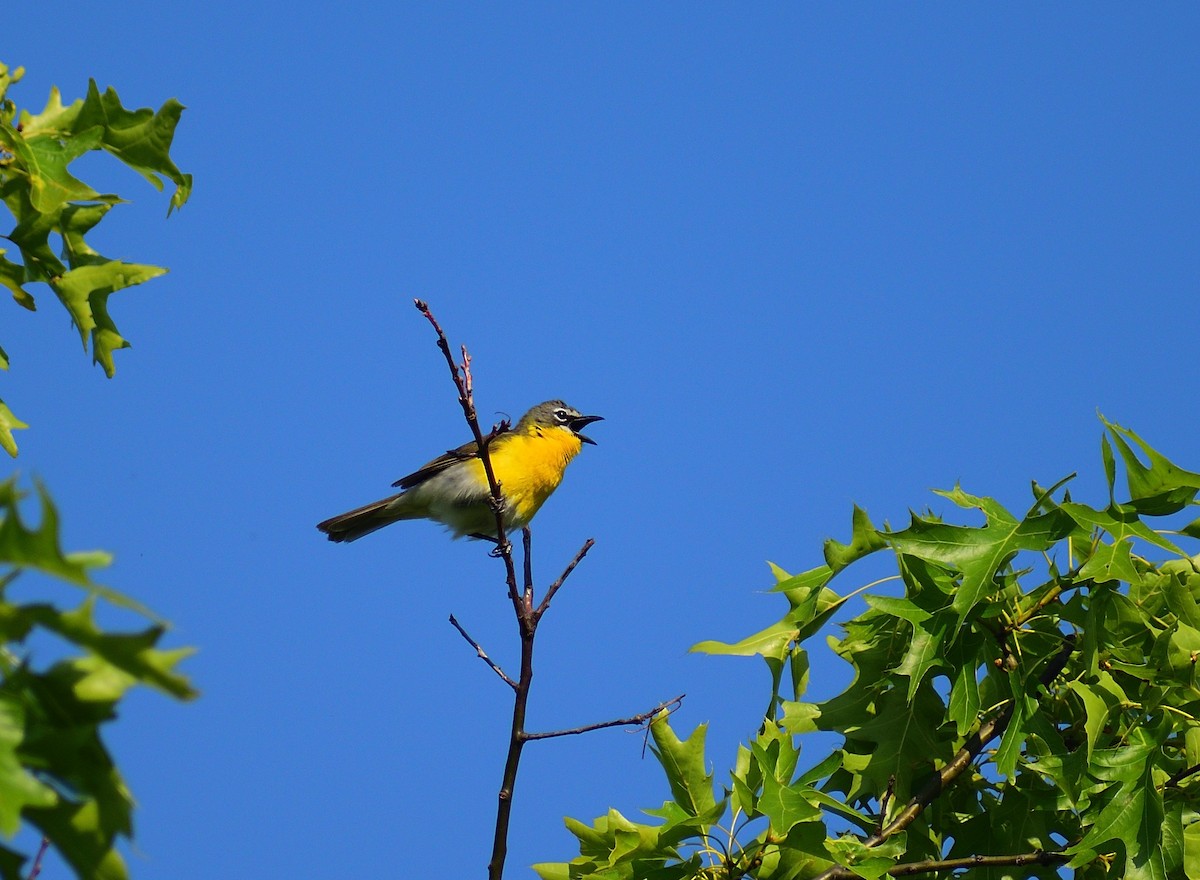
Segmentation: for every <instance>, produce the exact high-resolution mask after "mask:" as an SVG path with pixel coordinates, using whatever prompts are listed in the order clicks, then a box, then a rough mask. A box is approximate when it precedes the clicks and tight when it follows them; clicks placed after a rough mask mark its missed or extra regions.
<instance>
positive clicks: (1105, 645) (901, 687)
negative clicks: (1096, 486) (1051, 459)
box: [535, 419, 1200, 880]
mask: <svg viewBox="0 0 1200 880" xmlns="http://www.w3.org/2000/svg"><path fill="white" fill-rule="evenodd" d="M1102 422H1103V425H1104V428H1105V433H1104V434H1103V435H1102V438H1101V460H1102V465H1103V472H1104V476H1105V478H1106V482H1107V484H1108V486H1107V488H1108V498H1107V501H1106V503H1102V504H1101V505H1099V506H1091V505H1088V504H1085V503H1083V502H1081V501H1078V500H1076V499H1074V498H1072V497H1071V495H1070V493H1069V492H1068V491H1066V489H1065V486H1066V484H1067V483H1068V482H1069V481H1070V480H1071V478H1072V477H1067V478H1066V479H1064V480H1061V481H1059V482H1058V483H1056V484H1054V485H1053V486H1050V487H1049V488H1043V487H1041V486H1039V485H1037V484H1036V483H1035V484H1033V486H1032V490H1033V503H1032V505H1031V506H1030V507H1029V509H1028V510H1027V511H1026V512H1025V513H1024V514H1014V513H1012V512H1010V511H1009V510H1007V509H1006V508H1005V507H1004V506H1002V505H1001V504H1000V503H999V502H998V501H996V500H995V499H994V498H991V497H987V496H979V495H973V494H970V493H968V492H966V491H964V490H963V489H962V488H961V487H959V486H955V487H954V488H953V489H950V490H947V491H944V492H939V493H938V494H939V495H940V496H941V497H942V498H943V499H945V500H946V501H948V502H950V503H951V504H953V505H955V506H956V507H958V508H962V509H965V510H969V511H972V512H973V513H974V514H975V515H979V514H982V516H983V520H984V522H983V524H982V525H966V524H959V523H956V522H952V521H949V520H947V519H943V518H942V517H941V516H938V515H935V514H933V513H931V512H927V513H924V514H913V515H912V517H911V520H910V522H909V523H908V525H907V526H906V527H905V528H902V529H899V530H893V529H891V528H884V529H878V528H876V527H875V526H874V525H873V524H872V523H871V521H870V519H869V517H868V516H867V514H866V512H865V511H862V510H860V509H858V508H855V509H854V511H853V516H852V523H851V535H850V538H849V540H848V541H846V542H845V543H843V542H840V541H835V540H829V541H827V542H826V543H825V546H824V548H823V549H824V552H823V556H824V563H823V564H822V565H819V566H817V567H815V568H813V569H810V570H809V571H806V572H803V573H801V574H797V575H792V574H789V573H787V572H785V571H783V570H782V569H779V568H777V567H776V568H775V569H774V573H775V580H776V584H775V587H774V591H775V592H776V593H778V594H780V596H781V597H782V598H783V599H784V600H785V601H786V604H787V608H786V611H785V613H784V614H783V616H782V618H781V619H779V620H777V621H776V622H774V623H772V624H770V625H769V626H767V627H766V628H764V629H762V630H760V631H759V632H756V633H753V634H751V635H749V636H747V637H745V638H743V639H741V640H740V641H736V642H730V643H726V642H719V641H707V642H702V643H701V644H699V645H696V646H695V647H694V648H693V650H695V651H701V652H704V653H708V654H717V655H726V656H758V657H761V658H762V659H763V660H764V661H765V663H766V665H767V669H768V671H769V673H770V690H769V700H768V708H767V711H766V712H765V713H764V715H763V717H762V720H761V725H760V726H759V729H758V734H757V735H756V736H755V737H754V738H753V739H751V740H750V741H749V742H747V743H746V744H744V745H742V746H741V747H739V749H738V751H737V755H736V758H735V760H734V761H733V764H732V767H731V769H730V771H729V774H728V781H727V782H725V783H724V784H722V785H720V786H717V785H716V783H715V780H714V778H713V776H712V774H711V773H710V772H709V770H708V768H709V767H710V763H709V761H708V759H707V758H706V756H705V754H704V734H705V729H704V727H703V726H701V727H699V728H697V729H696V730H695V731H694V732H693V733H692V734H691V735H690V736H688V737H687V738H686V739H683V740H681V739H680V738H679V737H677V736H676V735H675V733H674V732H673V731H672V730H671V729H670V726H669V724H668V723H667V721H666V720H665V719H660V720H656V721H655V723H654V724H653V725H652V728H651V734H652V736H653V737H654V742H655V754H656V755H657V756H658V757H659V760H660V763H661V764H662V767H663V771H664V773H665V775H666V777H667V782H668V784H669V786H670V789H671V794H672V799H671V800H668V801H667V802H666V803H664V804H663V806H662V807H660V808H658V809H654V810H647V811H646V813H647V814H648V815H649V816H651V817H652V819H653V820H656V821H651V822H637V821H633V820H631V819H628V818H626V817H625V816H623V815H621V814H620V813H618V812H616V811H615V810H610V811H608V813H607V814H606V815H603V816H601V817H600V818H598V819H596V820H595V821H594V822H592V823H591V824H590V825H585V824H583V823H581V822H578V821H576V820H574V819H568V820H567V827H568V828H569V829H570V830H571V831H572V833H574V834H575V835H576V837H578V838H579V843H580V846H579V849H580V852H579V856H578V857H576V858H575V859H572V860H571V861H570V862H550V863H545V864H541V865H537V866H535V867H536V870H537V871H538V873H539V874H540V875H541V876H542V877H543V878H544V880H580V878H590V877H594V878H604V880H645V878H655V880H666V878H671V880H685V878H718V877H720V878H731V877H739V878H740V877H746V878H755V880H797V878H819V880H834V878H846V880H848V878H851V877H861V878H865V880H879V878H882V877H885V876H908V875H914V874H925V873H942V874H945V873H947V872H950V871H960V870H967V869H980V870H983V869H996V868H1004V867H1009V866H1023V867H1024V869H1025V870H1024V872H1023V873H1024V876H1029V877H1039V878H1046V880H1051V878H1056V877H1057V876H1058V872H1059V870H1061V868H1062V867H1064V866H1065V867H1068V868H1070V869H1072V870H1074V872H1075V876H1076V877H1077V878H1082V880H1110V878H1112V880H1115V878H1118V877H1140V878H1149V880H1166V878H1169V877H1177V876H1185V875H1186V876H1193V875H1196V874H1197V872H1198V871H1200V810H1198V809H1197V808H1196V806H1195V790H1196V779H1198V778H1200V769H1198V768H1200V602H1198V599H1200V554H1197V553H1196V552H1195V550H1194V548H1193V549H1190V550H1189V549H1185V548H1184V547H1182V546H1180V544H1179V543H1177V541H1185V540H1196V539H1198V538H1200V519H1196V518H1195V514H1196V507H1197V506H1198V504H1197V495H1198V494H1200V474H1198V473H1195V472H1191V471H1188V470H1185V469H1183V468H1181V467H1179V466H1177V465H1175V464H1174V463H1173V462H1171V461H1170V460H1168V459H1167V458H1166V457H1165V456H1163V455H1162V454H1161V453H1159V452H1158V451H1157V450H1155V449H1153V448H1152V447H1151V446H1150V445H1149V444H1147V443H1146V442H1145V441H1144V440H1142V438H1140V437H1139V436H1138V435H1137V434H1135V433H1134V432H1133V431H1131V430H1129V429H1127V428H1124V427H1122V426H1120V425H1117V424H1114V423H1112V422H1109V421H1107V420H1104V419H1102ZM1118 463H1120V464H1123V465H1124V471H1125V481H1124V482H1125V489H1126V493H1125V497H1124V498H1119V496H1120V495H1121V494H1122V493H1121V492H1120V491H1119V490H1118V487H1117V473H1118ZM1072 476H1073V475H1072ZM1179 518H1183V520H1182V521H1179ZM1189 520H1190V521H1189ZM879 553H889V554H890V555H891V557H892V559H893V561H894V565H895V570H896V574H895V575H893V576H892V577H885V578H881V579H878V580H873V581H872V583H871V584H869V585H867V587H863V588H858V589H852V590H849V591H846V592H845V593H844V594H842V595H839V593H838V592H836V591H835V590H834V589H833V587H832V586H831V582H832V581H833V580H834V578H835V577H838V576H842V577H843V578H844V577H845V575H844V574H843V572H846V571H847V570H852V569H853V567H854V566H855V565H856V564H857V563H858V562H859V561H860V560H863V559H864V558H866V557H868V556H871V555H873V554H879ZM894 580H899V581H900V582H901V583H902V584H903V592H902V594H900V595H895V594H884V593H879V592H876V591H877V590H878V588H879V587H881V586H882V585H883V584H885V583H888V582H890V581H894ZM864 590H866V591H869V592H867V593H866V595H865V596H864V597H863V598H864V599H865V603H866V607H865V610H862V611H861V612H859V613H857V614H851V611H850V607H849V605H848V602H847V600H848V599H849V598H850V597H851V596H854V595H856V594H858V593H861V592H863V591H864ZM834 615H842V618H841V619H839V620H838V621H837V624H836V625H837V627H838V629H839V636H838V637H837V638H835V639H831V640H830V644H831V647H832V649H833V652H834V653H835V654H836V656H837V657H840V658H841V659H842V660H844V661H845V662H846V663H848V664H849V665H850V667H852V669H853V680H852V681H851V683H850V684H849V685H848V686H847V687H846V688H845V689H844V690H843V691H842V692H840V693H838V694H836V695H834V696H832V697H830V698H828V699H825V700H824V701H822V702H810V701H807V700H805V692H806V690H807V688H808V683H809V678H810V658H809V654H808V648H807V645H808V643H809V642H810V640H812V639H814V638H815V637H817V636H818V635H819V634H822V633H824V632H825V631H826V628H827V625H828V624H830V623H832V622H834V621H833V618H834ZM825 665H826V664H825V663H823V664H822V667H824V666H825ZM831 740H832V741H833V742H834V745H833V746H832V747H830V746H829V743H830V742H831ZM802 746H804V747H805V748H806V749H807V750H815V751H813V752H811V753H810V752H809V751H806V754H807V755H808V757H807V760H806V762H804V763H802V762H801V761H800V757H801V747H802ZM1064 841H1065V842H1066V843H1065V844H1064ZM989 876H990V875H989ZM998 876H999V875H998Z"/></svg>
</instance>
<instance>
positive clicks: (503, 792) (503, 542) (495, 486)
mask: <svg viewBox="0 0 1200 880" xmlns="http://www.w3.org/2000/svg"><path fill="white" fill-rule="evenodd" d="M414 305H416V307H417V310H418V311H419V312H420V313H421V314H422V315H424V316H425V319H426V320H427V321H429V323H430V325H431V326H432V327H433V330H434V333H435V334H436V336H437V346H438V349H439V350H440V351H441V352H442V356H443V357H444V358H445V361H446V365H447V367H448V368H449V370H450V377H451V379H452V380H453V382H454V387H455V389H456V390H457V391H458V402H459V405H460V406H461V407H462V411H463V416H464V418H465V419H466V421H467V426H468V427H469V428H470V430H471V435H472V436H473V437H474V438H475V444H476V448H478V449H479V458H480V461H481V463H482V465H483V471H484V474H485V475H486V476H487V481H488V487H489V489H490V499H489V504H490V506H491V509H492V512H493V513H494V515H495V518H496V537H495V539H490V538H489V540H494V543H495V548H494V549H493V551H492V555H493V556H496V557H498V558H499V559H501V560H502V561H503V563H504V569H505V582H506V583H507V586H508V596H509V599H510V600H511V601H512V605H513V612H514V615H515V617H516V621H517V630H518V633H519V636H520V641H521V660H520V663H521V666H520V671H519V673H518V674H517V678H516V679H513V678H512V677H510V676H509V675H508V674H507V673H506V672H505V671H504V670H503V669H501V668H500V666H499V665H498V664H497V663H496V662H495V661H493V660H492V659H491V657H489V656H488V654H487V652H486V651H485V650H484V649H483V647H482V646H481V645H480V644H479V643H478V642H477V641H475V639H473V638H472V637H471V636H470V634H468V633H467V631H466V629H464V628H463V626H462V625H461V624H460V623H459V622H458V620H457V619H456V618H455V617H454V615H450V623H451V625H453V626H454V628H455V629H457V630H458V632H459V634H460V635H461V636H462V637H463V639H465V640H466V642H467V643H468V644H469V645H471V647H472V648H474V649H475V653H476V655H477V656H478V657H479V658H480V659H481V660H483V661H484V662H485V663H486V664H487V665H488V667H489V668H490V669H491V670H492V671H493V672H495V673H496V675H497V676H498V677H499V678H500V679H501V680H502V681H503V682H504V683H505V684H507V685H508V686H509V687H510V688H512V690H513V695H514V699H513V715H512V726H511V729H510V733H509V741H508V753H507V756H506V758H505V763H504V772H503V776H502V778H501V782H500V792H499V795H498V804H497V808H496V829H495V834H494V836H493V842H492V856H491V860H490V862H489V863H488V877H489V880H500V878H501V877H503V875H504V862H505V859H506V857H507V854H508V834H509V825H510V822H511V817H512V799H513V791H514V789H515V787H516V782H517V773H518V770H519V767H520V762H521V753H522V751H523V749H524V746H525V744H526V743H527V742H532V741H534V740H539V739H550V738H554V737H561V736H573V735H578V734H582V733H589V732H591V731H594V730H602V729H605V728H609V727H629V726H641V725H645V724H647V723H648V722H650V721H651V720H652V719H655V718H658V717H663V716H665V715H666V714H668V713H669V712H670V711H671V710H672V708H674V707H676V706H678V705H679V703H680V702H681V701H682V700H683V695H682V694H681V695H680V696H678V697H675V698H674V699H671V700H667V701H665V702H663V703H660V704H659V705H657V706H655V707H654V708H652V709H650V710H648V711H646V712H642V713H640V714H638V715H633V716H630V717H629V718H619V719H614V720H611V721H602V722H599V723H595V724H587V725H584V726H582V727H574V728H570V729H566V730H555V731H548V732H542V733H538V732H530V731H527V730H526V729H525V716H526V710H527V707H528V704H529V692H530V688H531V686H532V684H533V649H534V639H535V637H536V635H537V628H538V625H539V624H540V623H541V621H542V618H543V616H545V614H546V612H547V611H548V610H549V608H550V602H551V600H552V599H553V598H554V597H555V595H557V593H558V591H559V590H560V589H561V588H562V586H563V584H564V583H565V582H566V580H567V578H568V577H570V576H571V573H572V572H573V571H574V570H575V568H576V567H577V566H578V565H579V563H580V562H582V561H583V558H584V557H585V556H586V555H587V553H588V551H589V550H591V549H592V547H593V545H594V544H595V541H594V540H593V539H591V538H588V539H587V540H586V541H585V542H584V543H583V546H582V547H580V549H579V551H578V552H577V553H576V554H575V556H574V558H573V559H572V560H571V561H570V562H569V563H568V564H567V566H566V567H565V568H564V569H563V572H562V574H561V575H559V577H558V579H557V580H555V581H554V582H553V583H552V584H550V586H549V587H548V588H547V589H546V592H545V593H544V594H543V596H542V599H541V601H540V602H539V603H537V604H536V605H535V604H534V583H533V556H532V542H533V537H532V532H531V531H530V530H529V528H528V526H526V527H525V528H523V529H522V530H521V533H522V550H523V581H522V586H521V589H520V591H519V592H518V589H517V572H516V565H515V563H514V560H513V548H512V542H511V541H509V540H508V537H507V534H506V531H505V524H504V510H505V504H506V503H507V501H506V499H505V497H504V491H503V485H502V484H501V483H500V482H499V481H498V480H497V478H496V473H495V470H494V469H493V467H492V460H491V453H490V449H489V447H490V445H491V443H492V441H493V440H494V439H495V438H496V437H497V436H499V435H500V434H502V433H504V432H505V431H507V430H508V429H509V425H508V423H507V422H501V423H500V424H499V425H496V426H495V427H493V428H492V430H491V431H490V432H489V433H488V434H487V435H486V436H485V435H484V433H483V431H482V430H481V429H480V427H479V419H478V416H477V414H476V410H475V398H474V381H473V378H472V376H471V356H470V354H469V353H468V351H467V347H466V346H465V345H464V346H462V347H461V349H460V351H461V353H462V362H461V363H458V362H456V361H455V359H454V355H453V354H452V353H451V349H450V343H449V342H448V341H447V339H446V335H445V333H444V332H443V331H442V328H441V325H440V324H439V323H438V321H437V319H436V318H435V317H434V315H433V313H432V312H431V311H430V309H429V305H428V304H427V303H426V302H424V301H423V300H420V299H418V300H415V301H414ZM476 537H489V536H484V535H479V536H476Z"/></svg>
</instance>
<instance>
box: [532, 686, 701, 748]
mask: <svg viewBox="0 0 1200 880" xmlns="http://www.w3.org/2000/svg"><path fill="white" fill-rule="evenodd" d="M686 696H687V694H680V695H679V696H677V697H675V698H674V699H671V700H667V701H665V702H662V703H659V704H658V705H657V706H655V707H654V708H653V709H650V710H649V711H646V712H642V713H640V714H638V715H631V716H630V717H629V718H617V719H615V720H613V721H601V722H600V723H598V724H585V725H584V726H583V727H572V728H570V729H569V730H550V731H546V732H545V733H526V734H525V739H527V740H532V739H553V738H554V737H556V736H576V735H577V734H580V733H590V732H591V731H593V730H603V729H604V728H606V727H630V726H632V725H637V726H639V727H640V726H641V725H643V724H647V723H649V722H651V721H653V720H654V719H655V718H656V717H657V716H658V713H659V712H662V711H663V710H664V709H665V710H666V711H667V712H668V713H670V712H674V711H675V710H676V709H678V708H679V707H680V705H681V704H682V703H683V698H684V697H686Z"/></svg>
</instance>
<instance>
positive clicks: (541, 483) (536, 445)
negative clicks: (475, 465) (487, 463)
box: [480, 425, 583, 525]
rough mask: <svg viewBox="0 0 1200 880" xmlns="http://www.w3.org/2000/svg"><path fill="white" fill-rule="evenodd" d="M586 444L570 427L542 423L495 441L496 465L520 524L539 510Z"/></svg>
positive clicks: (497, 472)
mask: <svg viewBox="0 0 1200 880" xmlns="http://www.w3.org/2000/svg"><path fill="white" fill-rule="evenodd" d="M582 446H583V444H582V443H581V442H580V440H579V438H578V437H576V436H575V434H574V433H573V432H571V431H569V430H567V429H566V428H558V427H545V426H541V425H533V426H531V427H530V428H529V429H528V430H526V431H522V432H521V433H516V432H513V433H509V434H503V435H501V436H500V437H499V438H497V440H496V441H495V442H493V444H492V447H491V449H490V450H489V451H490V453H491V459H492V468H493V469H494V470H495V472H496V479H497V480H499V481H500V484H501V491H502V492H503V493H504V497H505V498H506V499H507V500H508V503H509V504H510V505H512V508H513V515H514V516H513V518H514V520H515V522H516V523H517V524H519V525H524V524H525V523H527V522H529V520H530V519H532V517H533V515H534V514H535V513H537V512H538V508H540V507H541V506H542V504H543V503H544V502H545V501H546V499H547V498H549V497H550V494H551V493H552V492H553V491H554V490H555V489H557V488H558V484H559V483H561V482H562V478H563V472H564V471H565V470H566V469H567V465H568V464H570V463H571V459H573V458H574V457H575V456H576V455H578V454H579V450H580V449H581V448H582ZM480 470H482V466H480Z"/></svg>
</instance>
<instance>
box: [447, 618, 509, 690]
mask: <svg viewBox="0 0 1200 880" xmlns="http://www.w3.org/2000/svg"><path fill="white" fill-rule="evenodd" d="M450 623H451V625H452V626H453V627H454V628H455V629H456V630H458V632H459V635H461V636H462V637H463V638H464V639H466V640H467V644H469V645H470V646H471V647H472V648H474V649H475V653H476V654H477V655H479V659H480V660H482V661H483V662H484V663H486V664H487V665H488V666H490V667H491V668H492V672H494V673H496V674H497V675H498V676H500V677H501V678H502V679H504V683H505V684H507V685H508V686H509V687H510V688H512V689H513V690H514V691H515V690H516V689H517V683H516V682H515V681H513V680H512V679H511V678H509V677H508V676H507V675H506V674H505V673H504V670H503V669H501V668H500V667H499V666H498V665H496V663H495V661H493V660H492V658H491V657H489V656H488V655H487V651H485V650H483V648H481V647H480V646H479V642H477V641H475V640H474V639H473V638H471V637H470V636H469V635H468V634H467V631H466V630H465V629H463V628H462V624H460V623H459V622H458V621H457V620H456V619H455V617H454V615H453V614H451V615H450Z"/></svg>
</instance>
